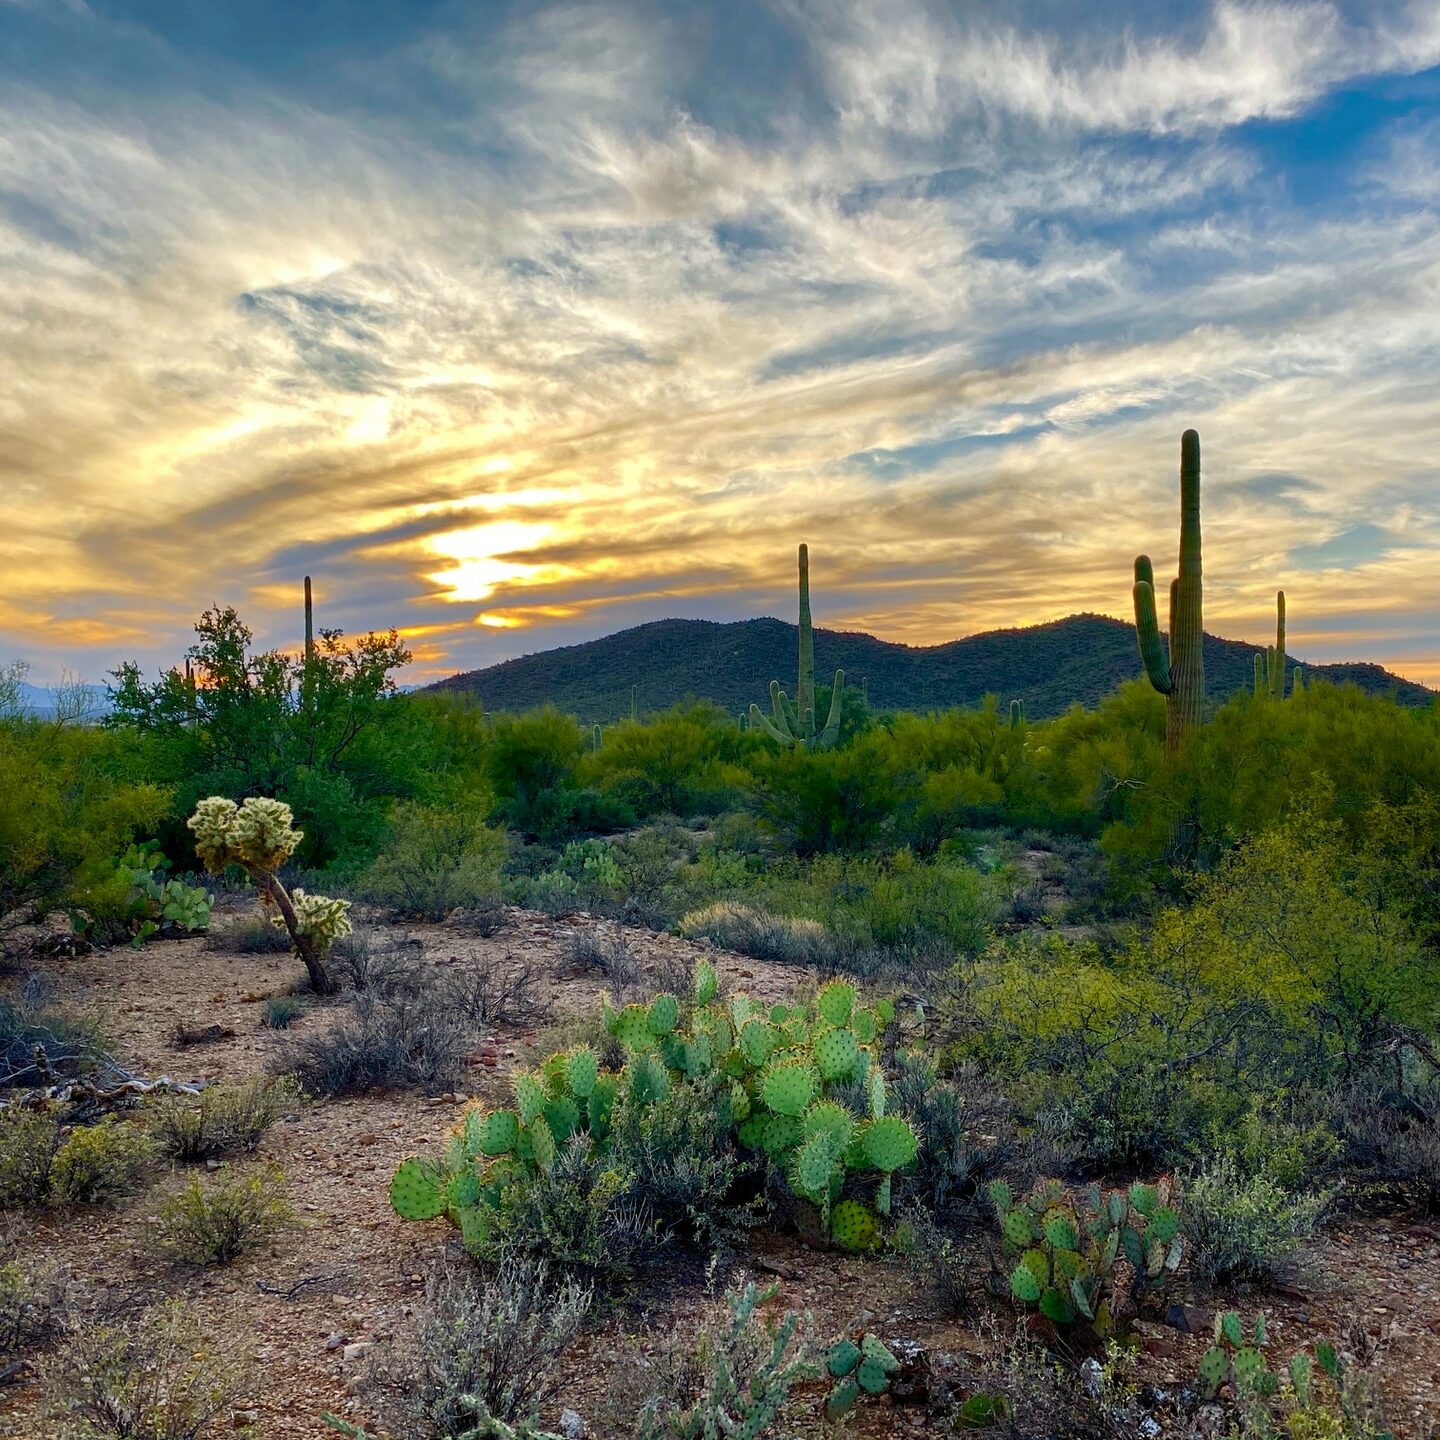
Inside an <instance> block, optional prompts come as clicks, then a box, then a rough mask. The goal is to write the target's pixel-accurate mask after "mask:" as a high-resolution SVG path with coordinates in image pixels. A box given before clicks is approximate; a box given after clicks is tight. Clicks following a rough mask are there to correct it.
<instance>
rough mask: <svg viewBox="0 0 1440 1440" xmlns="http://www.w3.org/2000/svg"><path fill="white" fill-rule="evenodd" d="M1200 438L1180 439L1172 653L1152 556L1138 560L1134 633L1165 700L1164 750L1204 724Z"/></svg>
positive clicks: (1194, 435) (1173, 747)
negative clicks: (1165, 641) (1164, 637)
mask: <svg viewBox="0 0 1440 1440" xmlns="http://www.w3.org/2000/svg"><path fill="white" fill-rule="evenodd" d="M1203 588H1204V587H1203V582H1202V579H1201V573H1200V436H1199V435H1198V434H1197V433H1196V432H1195V431H1194V430H1187V431H1186V432H1185V433H1184V434H1183V435H1182V436H1181V437H1180V573H1179V574H1178V575H1176V577H1175V578H1174V579H1173V580H1172V581H1171V582H1170V653H1169V657H1168V659H1167V657H1166V654H1165V647H1164V646H1163V645H1162V644H1161V642H1160V622H1159V619H1158V618H1157V615H1156V610H1155V571H1154V568H1153V567H1152V566H1151V564H1150V557H1149V556H1148V555H1137V556H1136V557H1135V586H1134V590H1133V592H1132V593H1133V595H1134V599H1135V633H1136V635H1137V636H1138V637H1139V641H1140V655H1141V658H1142V659H1143V660H1144V662H1145V673H1146V675H1148V676H1149V678H1150V683H1151V685H1153V686H1154V687H1155V689H1156V690H1158V691H1159V692H1160V694H1162V695H1163V696H1164V697H1165V748H1166V750H1167V751H1173V750H1176V749H1178V748H1179V745H1180V742H1181V740H1182V739H1183V738H1184V736H1185V732H1186V731H1187V730H1191V729H1193V728H1194V727H1195V726H1197V725H1198V724H1199V723H1200V706H1201V702H1202V701H1203V699H1204V696H1205V651H1204V639H1205V632H1204V628H1203V620H1202V616H1201V600H1202V594H1203Z"/></svg>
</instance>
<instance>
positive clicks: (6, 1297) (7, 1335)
mask: <svg viewBox="0 0 1440 1440" xmlns="http://www.w3.org/2000/svg"><path fill="white" fill-rule="evenodd" d="M6 1248H7V1249H8V1245H7V1247H6ZM69 1304H70V1287H69V1285H68V1283H67V1281H66V1277H65V1273H64V1272H63V1271H62V1270H61V1269H60V1267H59V1266H57V1265H52V1264H47V1263H45V1262H43V1261H41V1262H35V1261H22V1260H17V1259H14V1258H4V1259H0V1369H3V1368H4V1367H6V1366H8V1365H10V1364H12V1363H14V1361H15V1360H17V1359H18V1357H19V1356H20V1355H21V1354H22V1353H23V1352H24V1351H26V1350H28V1349H30V1348H31V1347H33V1346H36V1345H43V1344H45V1343H46V1342H47V1341H49V1340H53V1339H55V1337H56V1336H58V1335H60V1334H61V1333H62V1332H63V1331H64V1328H65V1325H66V1322H67V1319H68V1314H69Z"/></svg>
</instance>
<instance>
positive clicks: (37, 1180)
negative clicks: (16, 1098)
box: [0, 1106, 61, 1210]
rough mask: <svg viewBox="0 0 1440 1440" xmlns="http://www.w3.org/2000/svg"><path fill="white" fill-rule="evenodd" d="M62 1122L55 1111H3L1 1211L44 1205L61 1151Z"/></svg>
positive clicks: (0, 1121) (14, 1108)
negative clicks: (52, 1173)
mask: <svg viewBox="0 0 1440 1440" xmlns="http://www.w3.org/2000/svg"><path fill="white" fill-rule="evenodd" d="M60 1144H61V1134H60V1122H59V1119H58V1118H57V1116H56V1114H55V1112H54V1111H53V1110H22V1109H20V1108H19V1107H18V1106H10V1107H9V1108H7V1109H5V1110H0V1210H14V1209H18V1208H19V1207H21V1206H24V1205H43V1204H44V1203H45V1201H46V1200H48V1199H49V1198H50V1173H51V1171H52V1170H53V1168H54V1165H55V1154H56V1152H57V1151H58V1150H59V1149H60Z"/></svg>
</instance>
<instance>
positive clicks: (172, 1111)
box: [148, 1076, 300, 1160]
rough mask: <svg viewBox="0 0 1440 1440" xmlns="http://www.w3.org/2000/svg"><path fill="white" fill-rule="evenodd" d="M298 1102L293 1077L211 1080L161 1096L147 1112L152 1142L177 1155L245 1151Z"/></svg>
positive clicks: (189, 1156) (186, 1157) (194, 1157)
mask: <svg viewBox="0 0 1440 1440" xmlns="http://www.w3.org/2000/svg"><path fill="white" fill-rule="evenodd" d="M299 1103H300V1092H299V1087H298V1086H296V1084H295V1083H294V1081H293V1080H289V1079H270V1078H268V1077H265V1076H258V1077H255V1078H253V1079H250V1080H244V1081H241V1082H240V1083H238V1084H235V1085H212V1086H210V1087H209V1088H208V1089H206V1090H204V1091H203V1092H202V1093H201V1094H200V1095H199V1096H189V1095H162V1096H160V1097H159V1098H158V1099H157V1100H155V1101H154V1102H153V1103H152V1104H151V1106H150V1111H149V1117H148V1119H149V1128H150V1133H151V1135H152V1136H153V1137H154V1139H155V1142H156V1144H157V1145H158V1146H159V1147H160V1148H161V1149H162V1150H163V1151H164V1153H165V1154H166V1155H169V1156H170V1157H171V1158H173V1159H176V1160H209V1159H212V1158H214V1157H215V1156H217V1155H235V1154H244V1153H248V1152H249V1151H252V1150H254V1149H255V1148H256V1146H257V1145H259V1143H260V1140H261V1138H262V1137H263V1136H264V1134H265V1132H266V1131H267V1130H268V1129H269V1128H270V1126H271V1125H273V1124H274V1123H275V1121H276V1120H278V1119H279V1118H280V1116H281V1115H282V1114H283V1113H284V1111H285V1110H286V1109H288V1108H290V1107H291V1106H294V1105H298V1104H299Z"/></svg>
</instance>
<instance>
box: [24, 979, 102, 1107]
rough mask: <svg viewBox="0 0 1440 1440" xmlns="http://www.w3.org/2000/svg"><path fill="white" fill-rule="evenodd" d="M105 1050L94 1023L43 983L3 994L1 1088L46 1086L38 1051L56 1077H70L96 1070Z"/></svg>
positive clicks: (34, 981) (39, 982)
mask: <svg viewBox="0 0 1440 1440" xmlns="http://www.w3.org/2000/svg"><path fill="white" fill-rule="evenodd" d="M104 1050H105V1042H104V1037H103V1036H102V1035H101V1033H100V1031H99V1029H98V1027H97V1026H96V1025H95V1022H94V1021H93V1020H90V1019H89V1018H88V1017H86V1016H83V1015H77V1014H75V1013H73V1012H72V1011H69V1010H66V1009H64V1008H63V1007H61V1006H59V1005H56V1004H55V1003H54V1002H53V1001H52V1000H51V999H50V996H49V993H48V991H47V988H46V986H45V984H44V983H43V982H42V981H38V980H35V979H30V980H27V981H26V982H25V983H24V984H23V985H22V986H20V987H19V989H18V990H17V991H16V992H15V993H14V994H11V995H8V996H0V1085H5V1086H16V1087H20V1086H32V1085H39V1084H40V1083H42V1079H45V1077H42V1075H41V1073H40V1070H39V1068H38V1067H37V1064H36V1052H37V1051H38V1052H39V1054H40V1055H41V1056H43V1057H44V1063H45V1066H46V1068H47V1069H48V1070H49V1072H50V1075H51V1076H59V1077H62V1078H69V1077H73V1076H76V1075H80V1074H83V1073H84V1072H85V1071H87V1070H89V1069H91V1068H92V1067H93V1066H94V1065H95V1063H96V1062H97V1061H98V1060H100V1058H101V1057H102V1056H103V1055H104ZM46 1083H48V1080H47V1081H46Z"/></svg>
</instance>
